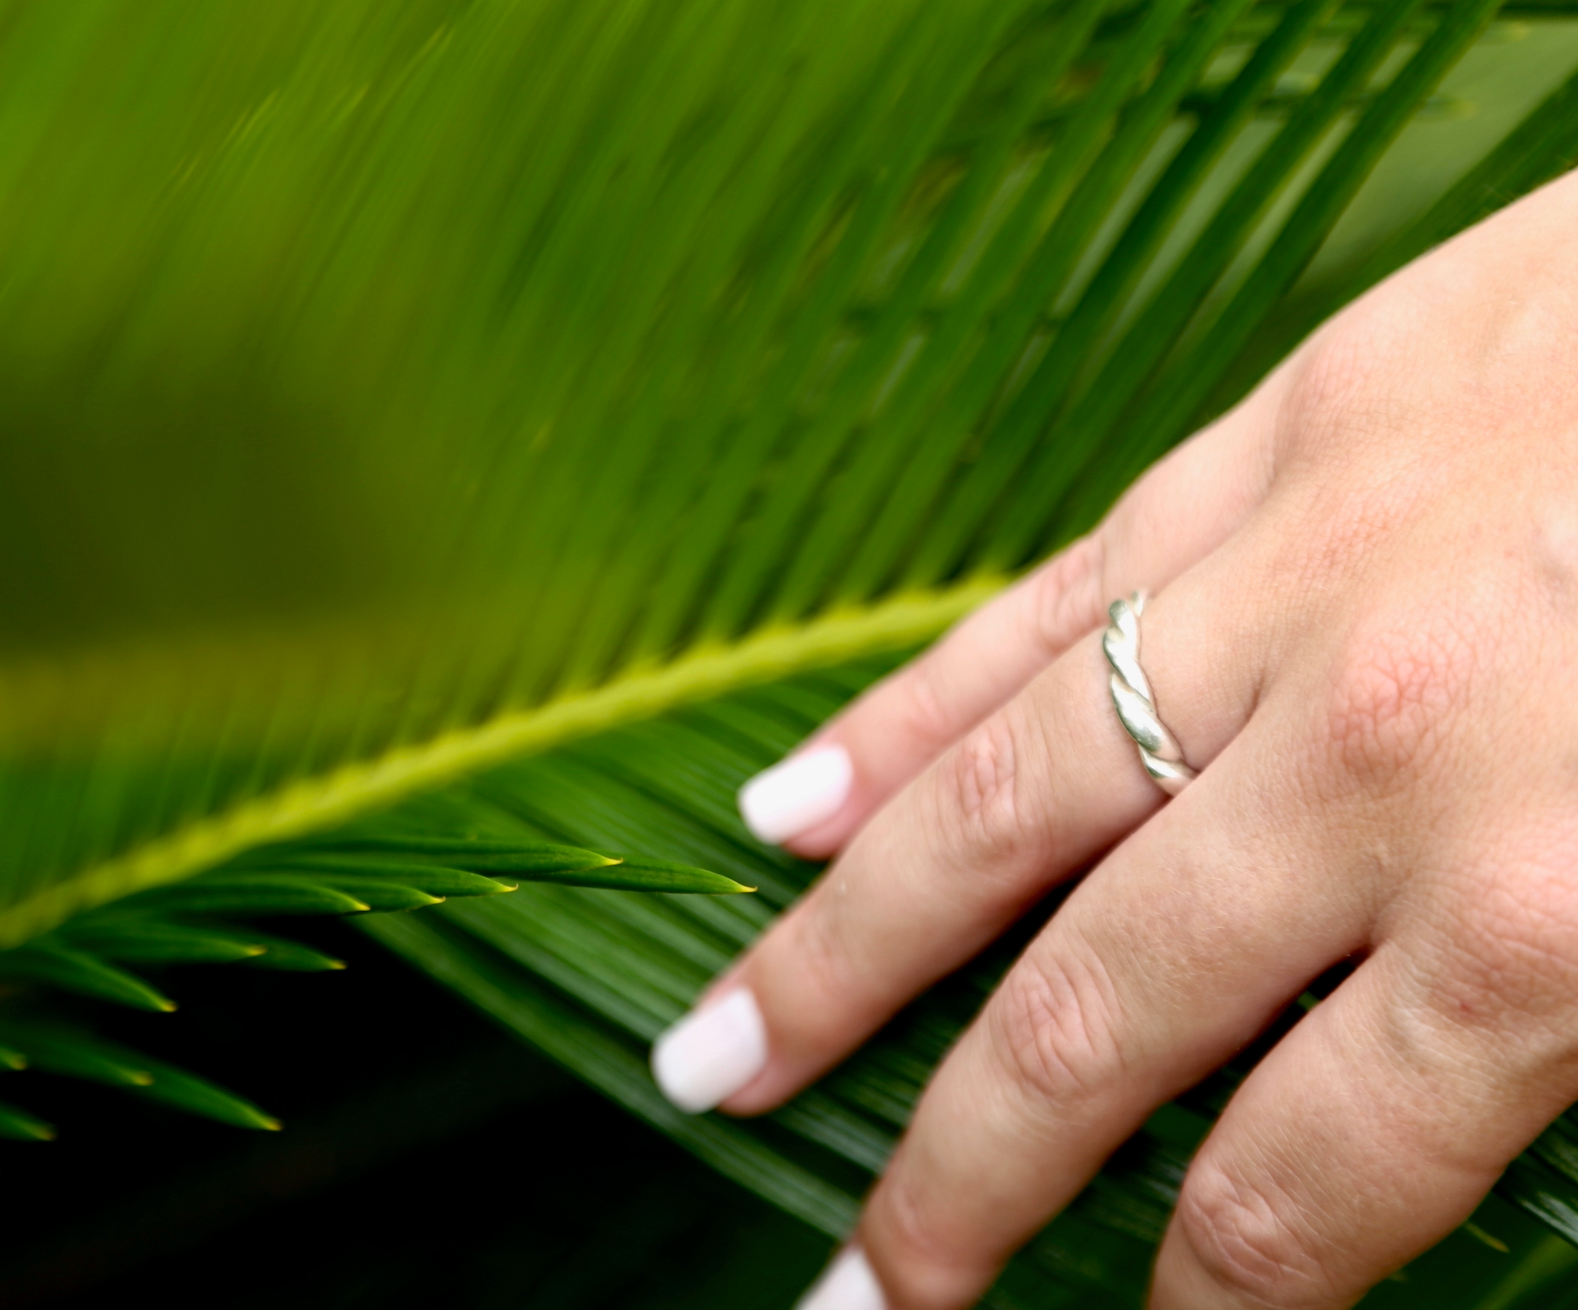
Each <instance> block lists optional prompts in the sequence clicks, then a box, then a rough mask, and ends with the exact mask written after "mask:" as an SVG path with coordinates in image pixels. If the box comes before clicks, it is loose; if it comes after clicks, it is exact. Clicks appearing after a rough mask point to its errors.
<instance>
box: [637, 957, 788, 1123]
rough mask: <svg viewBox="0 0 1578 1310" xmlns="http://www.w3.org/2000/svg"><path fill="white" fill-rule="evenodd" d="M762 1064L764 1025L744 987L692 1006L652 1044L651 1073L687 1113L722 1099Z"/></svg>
mask: <svg viewBox="0 0 1578 1310" xmlns="http://www.w3.org/2000/svg"><path fill="white" fill-rule="evenodd" d="M766 1065H767V1025H766V1024H764V1023H763V1022H762V1012H761V1009H760V1008H759V1007H758V1006H757V1004H756V998H755V997H754V996H752V995H751V990H750V988H749V987H736V988H735V989H734V990H733V991H731V992H730V993H729V994H728V995H727V996H725V997H724V998H723V999H722V1000H721V1001H718V1002H716V1003H714V1004H712V1005H708V1006H706V1007H704V1008H703V1009H700V1010H692V1011H691V1012H690V1013H689V1014H687V1015H686V1016H685V1017H684V1018H683V1019H681V1020H680V1021H679V1022H678V1023H677V1024H675V1025H674V1026H673V1027H672V1028H670V1029H669V1030H668V1031H667V1032H666V1033H664V1034H663V1035H662V1036H661V1037H659V1038H658V1039H657V1042H656V1043H655V1044H654V1045H653V1047H652V1076H653V1077H654V1078H655V1079H657V1085H658V1086H659V1087H660V1088H662V1090H663V1095H664V1096H666V1097H668V1099H669V1100H671V1101H673V1102H674V1104H675V1105H677V1106H679V1108H680V1109H681V1110H684V1111H685V1112H686V1113H687V1114H700V1113H701V1112H702V1111H703V1110H710V1109H712V1107H713V1106H715V1105H718V1104H719V1103H720V1102H722V1101H726V1100H728V1099H729V1097H731V1096H733V1095H734V1093H735V1092H737V1091H739V1090H740V1088H742V1087H744V1086H745V1084H746V1083H748V1082H750V1081H751V1079H752V1078H754V1077H756V1075H757V1074H759V1073H761V1071H762V1070H763V1068H765V1067H766Z"/></svg>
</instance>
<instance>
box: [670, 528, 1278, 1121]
mask: <svg viewBox="0 0 1578 1310" xmlns="http://www.w3.org/2000/svg"><path fill="white" fill-rule="evenodd" d="M1216 560H1217V561H1221V560H1223V557H1221V556H1219V557H1216ZM1231 569H1232V564H1231V560H1230V559H1228V560H1226V561H1225V562H1215V561H1213V563H1212V564H1208V565H1207V566H1203V567H1202V568H1200V569H1196V570H1194V571H1192V572H1191V573H1189V574H1186V575H1185V576H1184V577H1183V578H1182V579H1180V580H1179V581H1178V582H1177V583H1175V584H1174V586H1172V587H1170V588H1169V589H1168V591H1167V592H1166V593H1164V594H1163V595H1162V596H1160V597H1158V598H1157V600H1156V601H1155V602H1154V603H1153V604H1152V606H1151V607H1150V608H1149V609H1147V611H1146V616H1145V621H1144V634H1143V640H1144V649H1143V651H1142V659H1143V662H1144V664H1145V666H1146V670H1147V672H1148V673H1149V674H1150V677H1151V681H1152V684H1153V687H1154V689H1155V693H1156V697H1157V707H1158V710H1159V712H1160V714H1161V716H1162V719H1163V721H1164V722H1166V723H1167V724H1168V725H1169V727H1171V728H1172V730H1173V731H1174V732H1175V733H1176V734H1177V735H1178V738H1179V740H1180V741H1182V742H1184V743H1185V746H1186V748H1187V749H1188V751H1189V752H1190V762H1191V763H1193V764H1195V765H1196V766H1197V767H1203V766H1204V765H1205V764H1207V763H1208V762H1209V761H1210V759H1211V758H1212V757H1213V756H1214V755H1215V754H1216V753H1217V752H1218V751H1219V750H1220V749H1221V748H1222V747H1223V745H1225V744H1226V742H1227V741H1228V740H1230V739H1231V737H1232V736H1233V734H1234V733H1235V732H1236V731H1237V730H1238V729H1239V728H1240V726H1241V725H1242V723H1243V721H1244V719H1245V718H1246V717H1247V715H1248V713H1249V710H1250V707H1251V705H1252V704H1253V700H1254V696H1255V688H1256V686H1257V685H1258V681H1259V678H1258V672H1257V668H1256V665H1257V660H1258V645H1259V643H1260V642H1262V641H1263V640H1264V638H1263V636H1262V635H1261V634H1258V633H1257V634H1254V635H1250V634H1249V633H1245V634H1244V636H1243V638H1242V639H1241V640H1235V639H1233V637H1232V634H1231V632H1230V625H1231V624H1234V623H1241V622H1243V619H1242V614H1243V610H1242V607H1241V606H1237V605H1233V606H1227V605H1220V604H1217V603H1214V602H1213V599H1212V598H1216V597H1223V596H1226V597H1232V596H1234V595H1235V594H1236V592H1235V590H1234V588H1232V587H1231V586H1226V585H1223V582H1222V580H1221V575H1222V574H1223V573H1224V572H1228V571H1231ZM1213 578H1214V580H1213ZM1224 634H1226V635H1227V638H1228V639H1227V640H1224ZM1100 637H1101V634H1100V633H1094V634H1092V635H1091V637H1090V638H1088V639H1086V640H1084V641H1081V642H1080V643H1079V644H1078V645H1076V646H1075V647H1074V649H1073V650H1072V651H1070V652H1069V653H1068V654H1066V655H1065V656H1063V657H1062V658H1061V659H1059V660H1057V661H1056V662H1054V663H1053V664H1052V666H1051V667H1050V668H1048V669H1047V670H1046V671H1045V672H1044V673H1042V674H1041V675H1040V676H1039V677H1038V678H1037V679H1036V680H1035V681H1034V682H1032V683H1031V684H1030V686H1029V688H1027V689H1026V691H1025V692H1024V693H1023V694H1021V695H1020V696H1019V697H1018V698H1017V699H1016V700H1014V701H1013V702H1011V703H1010V704H1009V705H1008V706H1007V707H1005V708H1004V709H1003V710H1001V711H999V712H998V713H997V714H996V715H994V716H992V717H991V718H990V719H988V720H987V721H986V722H985V723H983V724H982V725H981V726H979V727H978V728H976V729H975V730H973V731H972V732H971V733H970V734H969V735H968V736H966V737H965V738H964V740H963V741H961V742H960V743H958V744H957V745H956V746H955V747H954V748H953V749H952V750H951V751H949V752H948V753H947V754H946V755H945V756H944V757H943V758H942V759H941V760H940V761H939V762H938V763H937V764H935V765H934V766H933V767H932V768H931V769H930V770H928V772H927V773H926V774H924V775H923V776H922V777H921V778H919V779H918V780H917V781H916V782H915V783H913V784H911V785H910V786H909V787H908V788H907V789H906V790H905V791H904V792H902V793H901V794H900V795H899V797H898V798H896V799H895V800H894V801H893V802H892V803H891V804H890V805H888V806H887V808H885V809H884V810H883V811H882V812H881V813H880V814H879V815H878V816H877V817H876V818H875V819H873V820H872V822H871V823H870V824H869V825H868V826H867V827H866V829H865V830H864V831H863V832H862V833H861V834H860V835H859V836H858V837H857V838H856V840H855V841H854V842H853V843H852V844H851V845H850V847H849V849H848V851H847V852H846V853H845V855H844V856H843V857H842V858H841V859H840V860H839V861H838V862H837V863H836V864H835V865H834V866H833V867H832V868H831V869H830V870H829V871H828V873H827V874H826V875H825V876H824V877H823V879H822V880H821V882H820V883H819V884H818V885H817V886H816V887H815V888H814V889H813V891H812V892H811V893H810V894H809V895H808V896H807V897H806V899H805V900H804V901H803V902H801V904H800V905H798V906H797V907H795V909H794V910H793V911H791V913H789V914H788V915H786V916H785V918H784V919H783V920H782V921H781V922H780V923H779V924H778V925H776V926H775V928H774V929H773V931H772V932H770V933H769V934H768V935H767V936H766V937H764V938H763V939H762V941H761V942H760V943H758V944H757V946H756V947H755V948H754V949H753V950H752V951H751V953H750V954H749V955H748V956H747V957H746V958H745V960H744V961H743V963H742V964H741V965H740V966H739V967H738V968H737V969H736V970H735V971H733V972H732V973H731V974H730V975H729V976H728V977H727V978H726V979H724V980H723V982H722V983H720V984H719V986H718V988H717V989H716V990H715V992H714V996H715V997H719V996H721V997H725V998H727V999H729V1000H730V1001H731V1008H730V1011H728V1012H726V1013H729V1014H733V1013H734V1012H735V1011H737V1010H739V1009H740V1008H741V1006H742V1004H745V1003H748V1002H745V1001H744V1000H743V997H746V996H748V997H749V998H752V999H753V1000H754V1002H755V1004H756V1005H757V1006H758V1007H759V1013H760V1018H761V1028H762V1030H763V1034H764V1036H765V1042H764V1043H763V1046H764V1048H765V1067H763V1068H762V1069H761V1070H760V1072H759V1074H757V1076H755V1077H754V1079H753V1080H752V1081H750V1082H749V1083H748V1084H744V1085H743V1087H742V1088H740V1089H737V1090H736V1089H731V1090H734V1092H735V1094H733V1095H730V1096H728V1097H727V1099H725V1100H724V1101H723V1105H724V1108H725V1109H727V1110H729V1111H731V1112H734V1113H745V1114H752V1113H757V1112H759V1111H761V1110H764V1109H767V1108H769V1107H771V1106H772V1105H775V1104H777V1103H778V1102H780V1101H782V1100H784V1099H785V1098H787V1097H788V1096H790V1095H792V1094H793V1093H794V1092H796V1091H798V1090H799V1089H800V1088H801V1087H803V1086H804V1085H805V1084H807V1083H808V1082H810V1081H811V1080H812V1079H813V1078H815V1077H816V1076H817V1075H819V1074H821V1073H822V1072H824V1071H825V1070H826V1069H828V1068H829V1067H830V1066H832V1065H833V1064H835V1063H837V1061H839V1060H840V1059H842V1058H843V1057H844V1056H845V1055H846V1054H847V1053H848V1052H849V1051H850V1050H852V1049H853V1048H854V1047H855V1046H856V1045H857V1044H858V1043H859V1042H860V1041H862V1040H864V1039H865V1038H866V1037H868V1036H869V1035H870V1034H871V1033H872V1032H874V1031H875V1030H876V1029H877V1028H878V1027H879V1026H880V1025H881V1024H882V1023H884V1022H885V1021H886V1020H887V1019H889V1018H890V1017H891V1016H892V1015H893V1014H894V1013H895V1012H896V1011H897V1010H898V1009H899V1008H900V1007H901V1006H902V1005H904V1004H905V1003H906V1002H907V1001H909V1000H910V999H911V998H912V997H913V996H915V995H916V993H918V992H919V991H920V990H921V989H922V988H924V987H925V986H926V985H927V984H929V983H931V982H933V981H935V980H936V979H937V978H939V977H941V976H943V975H944V974H946V973H948V972H950V971H951V970H953V969H955V968H957V967H958V966H959V965H961V964H962V963H964V961H965V960H967V959H969V958H970V957H971V956H973V955H975V954H976V953H977V952H978V951H980V950H981V949H982V948H983V947H984V946H985V945H986V944H987V943H988V942H990V941H991V940H993V939H994V938H995V937H997V936H998V935H1000V934H1001V933H1002V931H1003V930H1004V928H1006V927H1007V925H1008V924H1009V923H1010V922H1011V921H1012V920H1013V919H1014V918H1015V917H1017V916H1018V915H1019V914H1021V913H1022V912H1023V911H1024V910H1025V909H1026V908H1027V907H1028V906H1029V905H1030V904H1032V903H1033V902H1034V901H1035V900H1036V899H1038V898H1039V897H1040V896H1042V895H1043V894H1044V893H1045V892H1046V890H1047V888H1048V887H1049V886H1050V885H1052V884H1053V883H1054V882H1055V881H1057V880H1060V879H1062V878H1065V877H1067V876H1070V875H1072V874H1073V873H1075V872H1077V871H1078V870H1079V869H1080V868H1082V867H1083V866H1084V865H1086V864H1087V863H1088V862H1089V861H1090V860H1092V859H1093V858H1095V857H1096V856H1097V855H1099V854H1100V853H1101V851H1103V850H1104V849H1106V848H1107V847H1108V846H1110V845H1112V844H1113V843H1114V842H1115V841H1117V840H1119V839H1120V838H1121V837H1122V836H1123V835H1124V834H1125V833H1128V832H1130V831H1131V830H1133V829H1134V828H1135V827H1136V826H1137V825H1138V824H1140V823H1142V822H1143V821H1144V820H1145V819H1146V817H1147V816H1149V815H1150V814H1152V813H1153V812H1154V811H1155V810H1156V809H1157V808H1158V806H1159V805H1160V803H1161V801H1162V800H1163V796H1162V793H1161V792H1160V791H1159V790H1158V789H1157V788H1156V786H1155V785H1154V784H1153V783H1152V782H1151V781H1150V779H1149V778H1147V777H1146V775H1145V773H1144V771H1143V769H1142V768H1141V767H1140V766H1139V762H1138V760H1137V758H1136V755H1135V750H1134V745H1133V743H1132V741H1130V739H1129V738H1128V736H1127V735H1126V734H1125V733H1124V731H1123V728H1122V726H1121V725H1120V724H1119V722H1118V720H1117V716H1116V715H1115V714H1114V713H1113V709H1112V705H1111V702H1110V701H1109V699H1108V696H1107V692H1106V672H1107V666H1106V663H1105V660H1104V658H1103V655H1102V653H1101V649H1100ZM1224 651H1227V652H1231V655H1230V656H1229V659H1228V660H1227V661H1226V663H1229V664H1230V665H1232V667H1224V657H1223V652H1224ZM703 1013H704V1015H705V1011H704V1012H703ZM736 1017H738V1016H736ZM704 1021H705V1020H704ZM663 1060H664V1051H663V1048H662V1046H660V1047H659V1051H658V1060H657V1065H658V1069H659V1072H660V1074H661V1073H662V1071H663Z"/></svg>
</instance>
